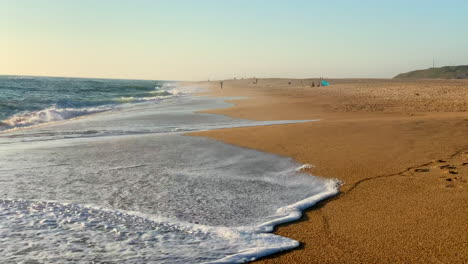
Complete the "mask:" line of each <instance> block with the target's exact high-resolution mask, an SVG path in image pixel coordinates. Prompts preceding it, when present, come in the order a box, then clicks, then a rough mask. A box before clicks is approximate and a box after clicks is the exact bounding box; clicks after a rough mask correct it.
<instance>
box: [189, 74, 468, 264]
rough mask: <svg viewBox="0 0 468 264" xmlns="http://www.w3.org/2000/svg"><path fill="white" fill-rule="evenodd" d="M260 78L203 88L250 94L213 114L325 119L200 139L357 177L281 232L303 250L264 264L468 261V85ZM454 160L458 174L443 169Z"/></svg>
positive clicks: (330, 173) (321, 172)
mask: <svg viewBox="0 0 468 264" xmlns="http://www.w3.org/2000/svg"><path fill="white" fill-rule="evenodd" d="M251 81H252V80H238V81H225V85H224V88H223V89H222V90H221V89H219V88H218V87H217V84H218V83H217V82H211V83H206V82H205V83H200V84H199V85H201V86H203V87H206V88H210V92H209V93H207V94H205V95H210V96H223V97H228V96H243V97H249V98H248V99H243V100H234V101H232V100H231V101H229V102H230V103H233V104H234V106H233V107H230V108H226V109H218V110H210V111H203V112H207V113H215V114H223V115H227V116H231V117H237V118H245V119H253V120H279V119H289V120H293V119H321V121H320V122H310V123H303V124H290V125H282V126H274V127H250V128H230V129H221V130H215V131H203V132H195V133H189V135H194V136H203V137H209V138H213V139H216V140H220V141H223V142H226V143H229V144H233V145H238V146H242V147H246V148H251V149H256V150H261V151H265V152H270V153H274V154H279V155H283V156H288V157H292V158H293V159H294V160H296V161H297V162H300V163H311V164H314V165H316V168H314V169H308V170H306V171H308V172H313V174H314V175H317V176H319V177H325V178H338V179H340V180H343V181H344V182H345V184H344V185H343V186H342V188H341V194H340V195H338V196H336V197H333V198H330V199H328V200H326V201H325V202H321V203H319V204H318V205H316V206H314V207H312V208H310V209H308V210H306V211H305V212H303V213H304V214H303V217H302V218H301V220H299V221H296V222H292V223H289V224H285V225H280V226H279V227H277V228H276V230H275V234H278V235H281V236H285V237H288V238H291V239H294V240H297V241H299V242H300V243H301V246H300V247H299V248H298V249H295V250H291V251H287V252H280V253H277V254H275V255H272V256H269V257H265V258H262V259H261V260H259V261H257V262H258V263H286V262H290V263H336V262H347V263H358V262H365V263H370V262H379V263H391V262H393V263H394V262H412V263H421V262H442V263H457V262H462V261H463V260H464V259H467V258H468V253H467V252H466V250H464V248H466V245H467V243H468V240H467V239H466V237H464V236H463V235H462V234H461V233H463V231H462V230H465V229H467V228H468V226H467V224H466V223H465V222H466V221H464V219H465V218H466V217H464V214H463V212H465V213H466V212H467V211H468V208H467V206H466V204H467V202H468V195H467V191H466V188H467V187H468V186H467V183H466V177H467V176H468V175H466V172H467V167H468V166H466V165H462V164H465V163H466V162H467V161H468V160H467V159H468V155H467V154H468V152H467V150H468V141H467V140H466V136H465V135H466V134H468V114H467V110H468V109H466V101H467V100H468V97H467V96H466V95H467V91H468V82H466V81H458V80H457V81H449V82H441V81H439V80H435V81H428V80H423V81H414V80H410V81H402V80H397V81H394V80H350V81H348V82H347V80H339V81H336V85H334V83H335V82H333V81H332V86H330V87H321V88H309V87H308V85H307V82H308V80H287V79H275V80H270V79H268V80H264V79H260V80H259V83H260V84H259V85H253V84H252V82H251ZM445 83H448V84H445ZM400 87H404V88H405V90H402V89H400ZM377 88H378V89H377ZM439 95H440V96H439ZM439 97H440V98H439ZM442 161H443V162H442ZM447 164H450V165H454V167H456V169H454V170H452V172H455V173H456V174H452V172H450V170H446V169H441V167H443V166H444V165H447Z"/></svg>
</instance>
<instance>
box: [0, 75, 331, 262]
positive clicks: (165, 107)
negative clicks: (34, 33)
mask: <svg viewBox="0 0 468 264" xmlns="http://www.w3.org/2000/svg"><path fill="white" fill-rule="evenodd" d="M194 90H196V87H181V86H179V85H178V84H177V83H175V82H168V81H136V80H105V79H79V78H51V77H23V76H3V77H0V107H1V108H0V117H1V118H0V120H1V121H0V122H1V129H2V130H3V131H2V132H0V182H1V183H2V184H1V185H0V262H2V263H3V262H12V263H20V262H30V263H67V262H68V263H245V262H249V261H252V260H255V259H257V258H259V257H262V256H265V255H269V254H273V253H275V252H278V251H282V250H287V249H292V248H295V247H297V246H298V245H299V242H298V241H295V240H292V239H289V238H285V237H281V236H277V235H275V234H272V233H271V232H272V230H273V228H274V226H275V225H278V224H280V223H285V222H290V221H294V220H297V219H299V218H300V216H301V212H302V211H303V210H304V209H305V208H307V207H310V206H312V205H313V204H315V203H317V202H318V201H320V200H323V199H325V198H327V197H330V196H333V195H336V194H337V193H338V191H339V181H337V180H333V179H324V178H319V177H315V176H311V175H309V174H305V173H303V172H302V170H301V168H303V167H304V166H307V165H304V164H299V163H297V162H295V161H293V160H292V159H290V158H287V157H282V156H278V155H273V154H269V153H264V152H260V151H255V150H251V149H245V148H241V147H237V146H232V145H229V144H225V143H222V142H218V141H214V140H211V139H207V138H201V137H192V136H186V135H184V134H185V133H187V132H190V131H202V130H209V129H218V128H231V127H246V126H261V125H279V124H287V123H297V122H312V121H314V120H296V121H294V120H284V121H250V120H243V119H234V118H229V117H226V116H221V115H213V114H205V113H199V112H198V111H201V110H206V109H216V108H224V107H229V106H230V104H228V103H226V102H225V101H224V100H226V99H227V98H209V97H202V96H196V95H194V94H193V93H192V91H194ZM231 99H232V98H231ZM246 136H248V135H246Z"/></svg>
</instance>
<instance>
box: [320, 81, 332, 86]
mask: <svg viewBox="0 0 468 264" xmlns="http://www.w3.org/2000/svg"><path fill="white" fill-rule="evenodd" d="M320 85H322V86H329V85H330V84H329V83H328V82H327V81H321V82H320Z"/></svg>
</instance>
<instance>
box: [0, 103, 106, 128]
mask: <svg viewBox="0 0 468 264" xmlns="http://www.w3.org/2000/svg"><path fill="white" fill-rule="evenodd" d="M110 109H112V107H110V106H100V107H89V108H57V107H55V106H53V107H50V108H47V109H43V110H39V111H35V112H28V113H19V114H16V115H13V116H12V117H10V118H8V119H5V120H3V121H0V126H6V127H7V128H14V127H25V126H32V125H38V124H42V123H49V122H55V121H61V120H65V119H71V118H75V117H79V116H83V115H89V114H94V113H99V112H104V111H108V110H110Z"/></svg>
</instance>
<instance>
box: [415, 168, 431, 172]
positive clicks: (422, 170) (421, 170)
mask: <svg viewBox="0 0 468 264" xmlns="http://www.w3.org/2000/svg"><path fill="white" fill-rule="evenodd" d="M414 171H415V172H428V171H429V169H427V168H423V169H415V170H414Z"/></svg>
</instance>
